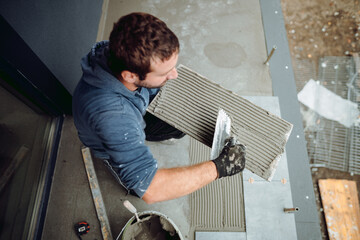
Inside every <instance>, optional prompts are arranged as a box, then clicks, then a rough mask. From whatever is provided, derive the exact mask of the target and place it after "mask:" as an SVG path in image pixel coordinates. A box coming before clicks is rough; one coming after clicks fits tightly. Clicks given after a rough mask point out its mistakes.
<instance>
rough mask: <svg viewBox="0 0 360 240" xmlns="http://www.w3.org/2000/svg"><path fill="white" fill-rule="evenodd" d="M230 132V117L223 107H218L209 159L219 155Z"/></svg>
mask: <svg viewBox="0 0 360 240" xmlns="http://www.w3.org/2000/svg"><path fill="white" fill-rule="evenodd" d="M230 132H231V119H230V117H229V115H227V114H226V112H225V111H224V110H223V109H220V110H219V113H218V116H217V120H216V125H215V133H214V138H213V143H212V148H211V154H210V159H211V160H213V159H215V158H217V157H218V156H219V154H220V153H221V150H222V149H223V148H224V145H225V139H227V138H229V137H230Z"/></svg>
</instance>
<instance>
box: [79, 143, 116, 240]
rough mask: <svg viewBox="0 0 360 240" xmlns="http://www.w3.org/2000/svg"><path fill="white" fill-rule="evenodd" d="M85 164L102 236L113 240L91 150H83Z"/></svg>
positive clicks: (107, 239)
mask: <svg viewBox="0 0 360 240" xmlns="http://www.w3.org/2000/svg"><path fill="white" fill-rule="evenodd" d="M81 152H82V155H83V160H84V164H85V169H86V174H87V176H88V179H89V184H90V189H91V193H92V196H93V200H94V205H95V209H96V213H97V216H98V219H99V222H100V228H101V234H102V236H103V239H104V240H112V239H113V237H112V235H111V230H110V224H109V219H108V217H107V214H106V209H105V205H104V200H103V198H102V195H101V192H100V187H99V182H98V180H97V177H96V173H95V168H94V164H93V161H92V157H91V153H90V149H89V148H87V147H84V148H82V149H81Z"/></svg>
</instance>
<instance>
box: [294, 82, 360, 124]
mask: <svg viewBox="0 0 360 240" xmlns="http://www.w3.org/2000/svg"><path fill="white" fill-rule="evenodd" d="M298 99H299V101H300V102H301V103H302V104H304V105H306V106H307V107H309V108H311V109H312V110H313V111H315V112H317V113H318V114H320V115H321V116H322V117H324V118H327V119H330V120H334V121H338V122H339V123H341V124H343V125H344V126H346V127H351V126H352V125H353V124H354V123H355V122H356V121H357V119H358V117H359V115H360V113H359V110H358V106H357V104H356V103H354V102H351V101H349V100H346V99H343V98H341V97H340V96H338V95H336V94H335V93H333V92H331V91H330V90H328V89H326V88H325V87H323V86H321V85H319V84H317V83H316V82H315V81H314V80H313V79H310V81H309V82H307V83H306V85H305V86H304V88H303V89H302V90H301V91H300V92H299V93H298Z"/></svg>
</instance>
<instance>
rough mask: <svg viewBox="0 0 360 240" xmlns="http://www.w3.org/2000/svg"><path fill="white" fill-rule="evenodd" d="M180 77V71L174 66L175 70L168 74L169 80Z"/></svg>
mask: <svg viewBox="0 0 360 240" xmlns="http://www.w3.org/2000/svg"><path fill="white" fill-rule="evenodd" d="M177 77H178V72H177V70H176V68H174V70H172V71H171V72H170V74H169V76H168V80H170V79H176V78H177Z"/></svg>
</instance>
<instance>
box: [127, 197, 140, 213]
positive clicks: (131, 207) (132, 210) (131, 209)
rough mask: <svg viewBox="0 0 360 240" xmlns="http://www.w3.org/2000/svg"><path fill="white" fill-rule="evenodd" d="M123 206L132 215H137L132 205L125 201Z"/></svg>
mask: <svg viewBox="0 0 360 240" xmlns="http://www.w3.org/2000/svg"><path fill="white" fill-rule="evenodd" d="M124 206H125V207H126V208H127V209H128V210H129V211H130V212H132V213H134V214H136V213H137V210H136V208H135V207H134V205H132V204H131V203H130V202H129V201H128V200H125V201H124Z"/></svg>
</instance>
